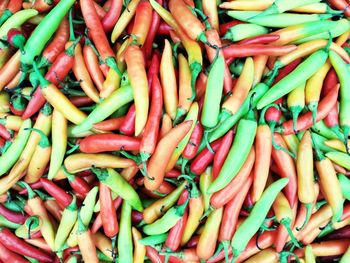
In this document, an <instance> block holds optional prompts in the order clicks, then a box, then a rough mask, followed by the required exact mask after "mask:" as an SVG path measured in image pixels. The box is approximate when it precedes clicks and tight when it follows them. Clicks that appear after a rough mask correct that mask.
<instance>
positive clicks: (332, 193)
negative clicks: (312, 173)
mask: <svg viewBox="0 0 350 263" xmlns="http://www.w3.org/2000/svg"><path fill="white" fill-rule="evenodd" d="M314 147H315V151H316V159H317V161H316V169H317V172H318V175H319V177H320V184H321V186H322V189H323V194H324V195H325V197H326V200H327V202H328V203H329V205H330V206H331V207H332V211H333V217H332V222H337V221H339V220H340V217H341V215H342V213H343V196H342V192H341V187H340V183H339V181H338V178H337V175H336V172H335V170H334V167H333V165H332V162H331V161H330V159H328V158H327V157H325V156H324V155H323V154H322V153H321V152H320V150H319V149H318V148H317V145H316V144H314Z"/></svg>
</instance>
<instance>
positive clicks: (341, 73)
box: [329, 51, 350, 147]
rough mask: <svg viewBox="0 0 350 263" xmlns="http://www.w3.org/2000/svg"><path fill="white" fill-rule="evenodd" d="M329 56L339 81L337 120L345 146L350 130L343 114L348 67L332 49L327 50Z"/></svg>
mask: <svg viewBox="0 0 350 263" xmlns="http://www.w3.org/2000/svg"><path fill="white" fill-rule="evenodd" d="M329 56H330V57H329V58H330V61H331V63H332V66H333V67H334V69H335V71H336V73H337V75H338V78H339V82H340V97H341V100H340V104H339V106H340V109H339V114H340V116H339V120H340V126H341V128H342V130H343V133H344V144H345V147H347V138H348V134H349V132H350V127H349V124H348V118H347V116H346V114H345V112H346V111H347V110H348V102H347V101H348V100H349V98H348V95H347V92H348V91H347V88H346V85H348V83H350V74H349V73H348V68H347V65H346V63H345V62H344V61H343V60H342V59H341V57H340V56H339V55H338V54H336V53H335V52H333V51H330V52H329Z"/></svg>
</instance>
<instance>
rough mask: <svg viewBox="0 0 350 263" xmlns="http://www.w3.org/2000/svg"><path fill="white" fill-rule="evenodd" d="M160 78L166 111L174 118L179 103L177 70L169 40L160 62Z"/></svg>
mask: <svg viewBox="0 0 350 263" xmlns="http://www.w3.org/2000/svg"><path fill="white" fill-rule="evenodd" d="M160 80H161V83H162V87H163V98H164V105H165V111H166V113H168V114H169V116H170V117H171V119H173V120H174V119H175V117H176V109H177V105H178V94H177V84H176V77H175V70H174V66H173V62H172V50H171V46H170V43H169V41H168V40H165V45H164V50H163V54H162V58H161V62H160Z"/></svg>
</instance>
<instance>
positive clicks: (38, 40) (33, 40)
mask: <svg viewBox="0 0 350 263" xmlns="http://www.w3.org/2000/svg"><path fill="white" fill-rule="evenodd" d="M73 4H74V1H72V0H70V1H62V2H60V3H58V4H57V5H56V6H55V7H54V8H53V9H52V10H51V11H50V15H47V16H45V18H44V19H43V20H42V21H41V22H40V24H39V25H38V26H37V27H36V28H35V30H34V31H33V33H32V34H31V36H30V37H29V38H28V40H27V42H26V44H25V46H24V48H23V52H22V53H23V54H22V55H21V58H20V61H21V64H22V69H21V70H22V71H23V72H26V71H28V69H27V68H28V66H31V65H32V64H33V61H34V58H35V57H36V56H39V55H40V53H41V52H42V50H43V49H44V47H45V45H46V43H47V42H48V41H49V39H50V38H51V36H52V35H53V34H54V32H55V31H56V30H57V28H58V27H59V25H60V23H61V21H62V20H63V18H64V16H65V15H66V13H67V12H68V10H69V9H70V8H71V7H72V5H73Z"/></svg>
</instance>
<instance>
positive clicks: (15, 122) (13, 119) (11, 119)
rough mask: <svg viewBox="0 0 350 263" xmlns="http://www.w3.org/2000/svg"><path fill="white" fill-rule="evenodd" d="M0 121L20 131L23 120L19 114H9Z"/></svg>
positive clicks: (11, 128) (8, 127) (6, 126)
mask: <svg viewBox="0 0 350 263" xmlns="http://www.w3.org/2000/svg"><path fill="white" fill-rule="evenodd" d="M0 123H1V124H2V125H4V126H5V128H6V129H9V130H13V131H19V130H20V128H21V125H22V124H23V120H22V119H21V117H19V116H14V115H8V116H5V117H4V118H1V119H0Z"/></svg>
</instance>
